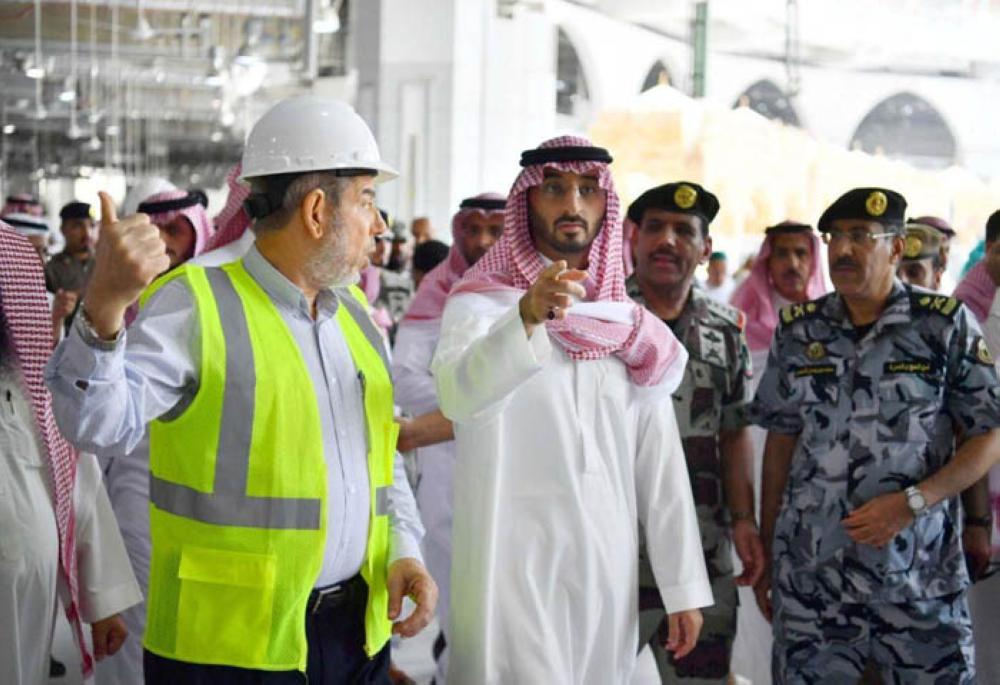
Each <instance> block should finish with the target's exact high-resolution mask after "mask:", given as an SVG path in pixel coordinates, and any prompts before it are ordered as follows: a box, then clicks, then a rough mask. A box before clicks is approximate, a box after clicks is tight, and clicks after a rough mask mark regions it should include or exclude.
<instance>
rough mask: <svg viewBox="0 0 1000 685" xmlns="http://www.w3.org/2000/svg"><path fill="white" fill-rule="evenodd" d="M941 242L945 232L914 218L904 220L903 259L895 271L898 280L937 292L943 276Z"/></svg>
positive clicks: (943, 239) (942, 242)
mask: <svg viewBox="0 0 1000 685" xmlns="http://www.w3.org/2000/svg"><path fill="white" fill-rule="evenodd" d="M944 241H945V235H944V233H942V232H941V231H940V230H939V229H937V228H936V227H934V226H931V225H930V224H922V223H920V222H918V221H915V220H913V219H910V220H909V221H907V222H906V236H905V238H904V242H903V257H902V259H901V260H900V261H899V268H898V269H897V270H896V275H897V276H898V277H899V280H901V281H902V282H903V283H909V284H910V285H917V286H920V287H921V288H927V289H928V290H935V291H937V290H940V289H941V277H942V276H943V275H944V257H943V256H942V255H943V253H944V252H943V249H942V245H943V244H944Z"/></svg>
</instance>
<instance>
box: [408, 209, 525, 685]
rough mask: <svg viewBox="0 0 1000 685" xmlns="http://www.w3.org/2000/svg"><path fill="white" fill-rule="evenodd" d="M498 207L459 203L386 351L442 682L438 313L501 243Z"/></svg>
mask: <svg viewBox="0 0 1000 685" xmlns="http://www.w3.org/2000/svg"><path fill="white" fill-rule="evenodd" d="M505 202H506V199H505V198H504V196H503V195H498V194H496V193H481V194H479V195H477V196H475V197H470V198H467V199H465V200H463V201H462V203H461V205H460V206H459V209H458V212H456V213H455V216H454V217H453V218H452V222H451V233H452V241H453V242H452V246H451V250H450V251H449V253H448V257H447V259H445V260H444V261H443V262H442V263H441V264H439V265H438V266H437V267H435V268H434V269H433V270H432V271H431V272H430V273H428V274H427V276H426V277H425V278H424V279H423V281H421V283H420V287H419V288H417V293H416V295H415V296H414V298H413V301H412V302H411V303H410V308H409V310H407V312H406V316H404V317H403V320H402V321H401V322H400V324H399V330H398V331H397V332H396V346H395V348H394V349H393V362H392V380H393V385H394V388H395V391H396V396H395V397H396V404H398V405H399V407H400V409H402V410H403V411H404V412H406V413H407V414H409V416H410V417H413V418H411V419H409V420H404V421H403V422H402V423H403V425H402V427H401V430H400V448H401V449H402V450H411V449H412V450H414V454H413V458H414V459H415V460H416V464H417V468H418V471H419V475H418V477H417V483H416V487H415V488H414V495H415V496H416V498H417V506H418V507H419V508H420V517H421V520H422V521H423V523H424V528H425V530H426V531H427V533H426V534H425V535H424V540H423V551H424V559H425V560H426V562H427V570H428V571H430V572H431V575H432V576H433V577H434V582H436V583H437V585H438V588H439V590H440V592H441V595H440V597H441V598H440V600H439V601H438V621H439V623H440V625H441V635H440V636H439V638H438V640H437V641H436V642H435V644H434V650H433V651H434V657H435V661H437V664H438V669H437V678H438V679H440V681H441V682H444V679H445V675H446V673H447V652H446V651H445V650H446V646H447V634H448V628H447V625H446V624H447V620H448V593H449V588H450V582H449V576H450V570H451V518H452V507H451V501H452V483H453V480H454V470H455V443H454V442H453V438H454V432H453V431H452V426H451V422H450V421H448V419H446V418H444V416H443V415H442V414H441V411H440V410H439V409H438V401H437V389H436V388H435V387H434V377H433V376H432V375H431V360H432V359H433V357H434V350H435V349H436V348H437V344H438V338H439V337H440V334H441V314H442V313H443V312H444V305H445V301H446V300H447V299H448V293H449V292H451V289H452V287H453V286H454V285H455V283H457V282H458V281H459V280H461V278H462V276H463V275H464V274H465V272H466V271H468V270H469V267H470V266H472V265H473V264H475V263H476V262H477V261H479V259H480V258H481V257H482V256H483V255H485V254H486V253H487V251H489V249H490V248H491V247H493V245H494V243H496V241H497V239H499V238H500V234H501V233H502V232H503V210H504V205H505Z"/></svg>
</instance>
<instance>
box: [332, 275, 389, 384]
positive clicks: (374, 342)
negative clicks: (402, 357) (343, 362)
mask: <svg viewBox="0 0 1000 685" xmlns="http://www.w3.org/2000/svg"><path fill="white" fill-rule="evenodd" d="M336 290H337V299H338V300H339V301H340V303H341V304H342V305H344V306H345V307H347V311H348V312H350V314H351V318H353V319H354V321H355V322H356V323H357V324H358V328H360V329H361V332H362V333H364V334H365V338H367V339H368V344H369V345H371V346H372V347H374V348H375V351H377V352H378V356H379V357H381V358H382V363H383V364H385V372H386V373H391V371H390V369H392V365H391V364H390V363H389V353H388V352H387V351H386V349H385V338H383V337H382V334H381V333H379V332H378V329H377V328H375V323H374V322H373V321H372V319H371V317H370V316H368V310H367V309H365V308H364V307H363V306H361V303H360V302H359V301H358V300H357V298H356V297H354V295H353V294H351V291H350V290H349V289H348V288H337V289H336Z"/></svg>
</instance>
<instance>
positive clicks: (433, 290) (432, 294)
mask: <svg viewBox="0 0 1000 685" xmlns="http://www.w3.org/2000/svg"><path fill="white" fill-rule="evenodd" d="M472 199H473V200H493V201H499V202H503V200H504V196H503V195H500V194H499V193H480V194H479V195H476V196H475V197H473V198H472ZM503 213H504V210H502V209H483V208H481V207H466V208H465V209H460V210H458V212H456V213H455V216H454V217H452V219H451V237H452V243H451V250H450V251H449V252H448V258H447V259H445V260H444V261H443V262H441V263H440V264H438V265H437V266H436V267H434V268H433V269H432V270H431V271H430V273H428V274H427V275H426V276H424V279H423V280H422V281H420V287H419V288H417V294H416V295H414V296H413V301H412V302H411V303H410V308H409V309H407V310H406V316H404V317H403V320H404V321H434V320H437V319H440V318H441V314H442V313H443V312H444V305H445V302H446V301H447V299H448V293H450V292H451V289H452V287H453V286H454V285H455V284H456V283H458V282H459V281H460V280H461V279H462V276H464V275H465V272H466V271H468V270H469V262H468V260H466V258H465V255H463V254H462V249H461V247H459V240H460V239H461V237H462V233H463V232H464V231H465V222H466V220H468V218H469V217H471V216H474V215H477V214H478V215H480V216H484V217H491V216H495V215H500V214H503Z"/></svg>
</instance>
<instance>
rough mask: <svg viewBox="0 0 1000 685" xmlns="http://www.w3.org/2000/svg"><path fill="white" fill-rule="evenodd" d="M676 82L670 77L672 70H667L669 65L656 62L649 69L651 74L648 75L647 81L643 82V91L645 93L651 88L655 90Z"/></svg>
mask: <svg viewBox="0 0 1000 685" xmlns="http://www.w3.org/2000/svg"><path fill="white" fill-rule="evenodd" d="M673 82H674V80H673V79H672V78H671V77H670V70H669V69H667V65H666V64H664V63H663V62H661V61H660V60H656V62H655V63H654V64H653V66H651V67H650V68H649V73H648V74H646V80H645V81H643V82H642V91H641V92H643V93H645V92H646V91H647V90H649V89H650V88H655V87H656V86H659V85H661V84H662V85H670V84H672V83H673Z"/></svg>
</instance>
